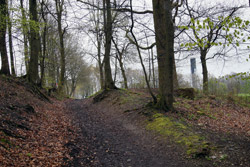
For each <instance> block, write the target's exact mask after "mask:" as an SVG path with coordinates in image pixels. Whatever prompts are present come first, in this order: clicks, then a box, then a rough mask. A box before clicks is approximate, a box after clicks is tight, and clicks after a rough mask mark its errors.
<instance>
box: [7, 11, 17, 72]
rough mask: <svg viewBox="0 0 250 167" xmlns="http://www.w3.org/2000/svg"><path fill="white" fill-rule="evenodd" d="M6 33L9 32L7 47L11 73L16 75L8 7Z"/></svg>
mask: <svg viewBox="0 0 250 167" xmlns="http://www.w3.org/2000/svg"><path fill="white" fill-rule="evenodd" d="M8 34H9V49H10V64H11V74H12V75H13V76H16V71H15V65H14V64H15V63H14V53H13V42H12V22H11V18H10V10H9V9H8Z"/></svg>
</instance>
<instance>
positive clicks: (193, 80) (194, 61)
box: [190, 58, 197, 88]
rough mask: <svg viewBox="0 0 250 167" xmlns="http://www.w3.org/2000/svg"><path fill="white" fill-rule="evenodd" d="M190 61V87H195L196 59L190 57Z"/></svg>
mask: <svg viewBox="0 0 250 167" xmlns="http://www.w3.org/2000/svg"><path fill="white" fill-rule="evenodd" d="M190 63H191V78H192V87H193V88H197V84H196V59H195V58H191V59H190Z"/></svg>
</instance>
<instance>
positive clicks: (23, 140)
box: [0, 76, 74, 167]
mask: <svg viewBox="0 0 250 167" xmlns="http://www.w3.org/2000/svg"><path fill="white" fill-rule="evenodd" d="M44 95H45V94H43V93H42V92H40V90H39V89H37V88H35V87H32V86H31V85H30V84H28V83H27V82H26V81H25V80H23V79H17V78H8V77H3V76H0V166H1V167H4V166H62V165H63V164H65V162H64V159H65V157H70V156H69V154H68V152H69V151H68V150H67V148H66V146H65V144H67V142H68V141H69V140H71V139H72V138H74V135H73V134H72V132H73V128H72V126H71V123H70V121H69V120H70V119H69V116H68V115H67V109H66V107H65V105H64V103H63V102H62V101H58V100H55V99H53V98H50V99H49V98H46V96H44Z"/></svg>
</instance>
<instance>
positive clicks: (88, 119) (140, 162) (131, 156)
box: [67, 100, 208, 167]
mask: <svg viewBox="0 0 250 167" xmlns="http://www.w3.org/2000/svg"><path fill="white" fill-rule="evenodd" d="M101 106H102V105H99V106H98V105H92V103H91V102H90V100H73V101H69V102H67V107H68V108H69V110H71V111H72V120H73V123H74V124H75V125H76V126H78V127H79V130H80V131H81V132H80V133H81V134H82V136H81V137H79V139H78V140H77V141H75V142H74V143H71V144H72V145H70V144H69V147H71V150H72V151H71V156H72V157H74V158H73V161H72V162H71V164H70V166H75V167H79V166H93V167H99V166H100V167H101V166H103V167H112V166H113V167H129V166H131V167H175V166H176V167H193V166H200V165H201V164H199V165H198V164H196V163H194V162H193V161H188V160H187V159H184V158H182V156H181V155H179V154H180V153H178V151H176V149H177V148H175V147H174V146H171V145H169V146H167V145H163V144H162V143H161V142H159V141H158V140H157V139H155V137H154V136H153V135H149V133H148V132H147V131H146V130H144V129H142V128H141V127H139V125H137V124H136V123H135V122H132V121H131V120H129V119H127V118H126V116H124V115H122V114H119V112H115V111H112V110H107V109H106V107H102V108H101ZM114 110H115V109H114ZM76 143H77V144H76ZM202 166H208V165H202Z"/></svg>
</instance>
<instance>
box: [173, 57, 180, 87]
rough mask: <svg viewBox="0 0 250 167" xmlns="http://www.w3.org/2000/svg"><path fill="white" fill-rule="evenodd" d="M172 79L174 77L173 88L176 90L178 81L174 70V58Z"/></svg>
mask: <svg viewBox="0 0 250 167" xmlns="http://www.w3.org/2000/svg"><path fill="white" fill-rule="evenodd" d="M173 79H174V90H176V89H178V88H179V83H178V77H177V72H176V64H175V59H174V61H173Z"/></svg>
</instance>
